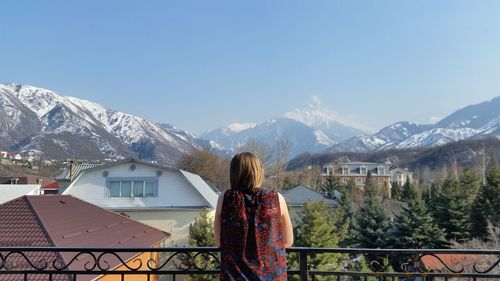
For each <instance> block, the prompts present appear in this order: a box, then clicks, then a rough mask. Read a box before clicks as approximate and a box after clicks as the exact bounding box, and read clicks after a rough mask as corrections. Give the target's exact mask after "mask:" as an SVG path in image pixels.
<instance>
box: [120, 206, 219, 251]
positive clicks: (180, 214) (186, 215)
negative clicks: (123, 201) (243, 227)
mask: <svg viewBox="0 0 500 281" xmlns="http://www.w3.org/2000/svg"><path fill="white" fill-rule="evenodd" d="M202 211H203V210H179V209H177V210H162V211H123V212H119V211H117V212H118V213H122V214H124V215H126V216H128V217H129V218H130V219H132V220H135V221H138V222H142V223H144V224H147V225H149V226H151V227H154V228H157V229H160V230H163V231H165V232H168V233H169V234H170V235H171V237H170V238H168V239H167V240H166V241H165V246H166V247H176V246H188V239H189V225H190V224H192V223H194V220H195V219H197V218H200V213H201V212H202ZM211 212H212V213H215V211H211Z"/></svg>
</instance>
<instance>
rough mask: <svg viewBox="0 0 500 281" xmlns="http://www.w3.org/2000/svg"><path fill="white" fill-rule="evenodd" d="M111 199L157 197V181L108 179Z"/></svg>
mask: <svg viewBox="0 0 500 281" xmlns="http://www.w3.org/2000/svg"><path fill="white" fill-rule="evenodd" d="M107 186H108V195H109V197H156V196H157V194H158V180H156V179H108V182H107Z"/></svg>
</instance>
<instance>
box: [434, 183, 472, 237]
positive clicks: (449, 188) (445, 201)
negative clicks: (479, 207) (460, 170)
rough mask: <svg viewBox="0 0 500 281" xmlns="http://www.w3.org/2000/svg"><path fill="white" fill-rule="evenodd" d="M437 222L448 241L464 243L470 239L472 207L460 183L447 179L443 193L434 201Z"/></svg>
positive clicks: (442, 187) (442, 188) (443, 185)
mask: <svg viewBox="0 0 500 281" xmlns="http://www.w3.org/2000/svg"><path fill="white" fill-rule="evenodd" d="M434 204H435V206H434V212H435V218H436V222H437V223H438V225H439V227H440V228H444V229H445V235H446V239H447V240H456V241H457V242H460V243H461V242H464V241H465V240H467V239H468V238H469V237H470V233H469V230H470V223H469V221H470V220H469V218H470V207H471V205H470V204H469V201H468V200H467V195H466V194H464V192H463V190H462V188H461V186H460V182H459V181H458V180H456V179H454V178H451V177H450V178H447V179H446V180H445V181H444V182H443V183H442V185H441V191H440V193H439V194H438V196H437V198H436V200H435V201H434Z"/></svg>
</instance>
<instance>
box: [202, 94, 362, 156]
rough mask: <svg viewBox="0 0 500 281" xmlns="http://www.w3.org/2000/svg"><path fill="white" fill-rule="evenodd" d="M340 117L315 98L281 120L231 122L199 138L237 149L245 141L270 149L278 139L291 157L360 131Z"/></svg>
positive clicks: (230, 149) (315, 149) (319, 149)
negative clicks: (285, 145) (284, 143)
mask: <svg viewBox="0 0 500 281" xmlns="http://www.w3.org/2000/svg"><path fill="white" fill-rule="evenodd" d="M339 119H340V120H341V119H342V117H341V116H340V115H339V114H337V113H336V112H334V111H333V110H331V109H329V108H328V107H326V106H324V105H322V104H321V101H320V100H319V99H318V98H314V99H313V102H312V103H311V104H309V105H307V106H306V107H304V108H298V109H294V110H292V111H289V112H287V113H285V114H284V117H279V118H275V119H271V120H269V121H267V122H263V123H260V124H256V123H234V124H230V125H228V126H225V127H221V128H218V129H216V130H213V131H210V132H208V133H205V134H203V135H201V137H202V138H204V139H210V140H213V141H215V142H216V143H218V144H220V145H221V146H222V147H224V148H226V149H227V150H228V151H231V152H236V151H238V150H241V149H242V148H243V147H244V146H245V145H246V144H247V142H249V141H253V140H255V141H257V142H259V143H262V144H265V145H267V146H269V147H271V148H273V147H275V144H276V143H277V142H278V141H281V140H287V141H288V143H289V154H290V156H291V157H293V156H295V155H298V154H300V153H302V152H318V151H321V150H323V149H325V148H327V147H330V146H331V145H333V144H335V143H337V142H339V141H343V140H346V139H348V138H351V137H353V136H356V135H361V134H364V132H363V131H362V130H360V129H357V128H355V127H351V126H348V125H344V124H343V123H341V122H340V121H339Z"/></svg>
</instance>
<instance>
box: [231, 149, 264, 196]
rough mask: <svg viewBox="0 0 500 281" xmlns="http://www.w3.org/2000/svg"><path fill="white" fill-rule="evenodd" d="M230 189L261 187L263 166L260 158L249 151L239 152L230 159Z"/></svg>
mask: <svg viewBox="0 0 500 281" xmlns="http://www.w3.org/2000/svg"><path fill="white" fill-rule="evenodd" d="M229 178H230V181H231V189H251V188H254V187H261V185H262V180H263V178H264V168H263V167H262V163H261V162H260V160H259V159H258V158H257V157H256V156H255V155H253V154H252V153H250V152H241V153H238V154H236V155H234V157H233V159H232V160H231V168H230V173H229Z"/></svg>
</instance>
